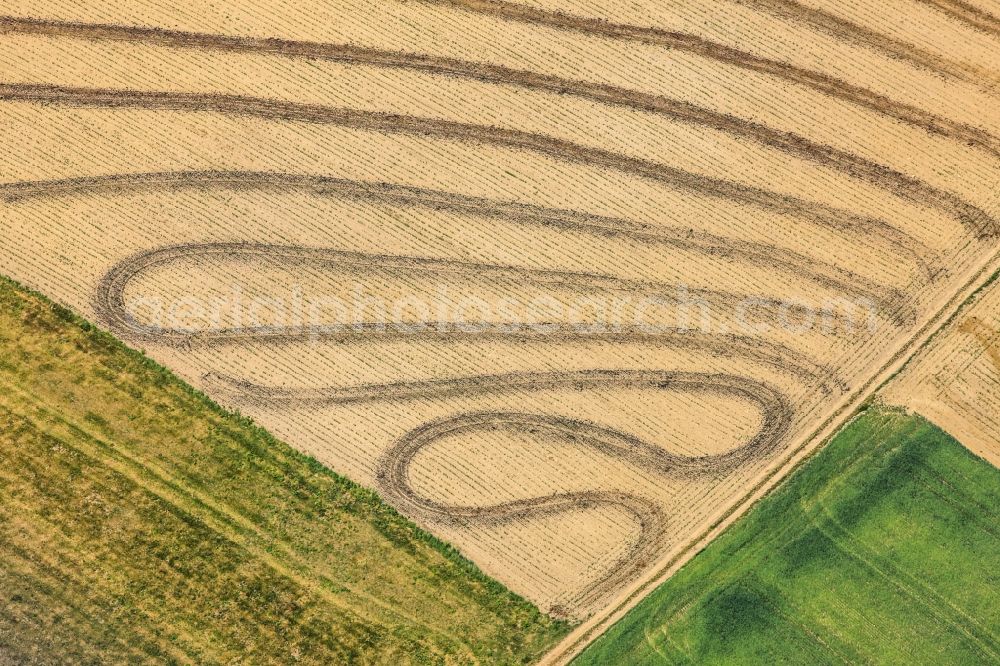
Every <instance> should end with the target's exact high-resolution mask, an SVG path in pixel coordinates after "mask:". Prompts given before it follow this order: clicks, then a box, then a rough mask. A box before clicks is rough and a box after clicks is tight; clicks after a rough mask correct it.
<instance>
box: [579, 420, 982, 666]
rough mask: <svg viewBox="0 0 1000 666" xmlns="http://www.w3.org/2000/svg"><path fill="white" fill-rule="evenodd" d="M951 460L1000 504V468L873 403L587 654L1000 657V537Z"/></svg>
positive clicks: (746, 658)
mask: <svg viewBox="0 0 1000 666" xmlns="http://www.w3.org/2000/svg"><path fill="white" fill-rule="evenodd" d="M929 471H933V472H934V473H929ZM953 472H954V473H953ZM938 474H941V475H946V476H947V477H949V478H952V479H956V480H958V479H961V482H962V483H963V484H964V485H963V486H962V487H961V488H960V489H959V492H961V493H962V494H963V495H968V496H969V497H970V498H971V499H972V500H973V504H974V505H977V506H981V507H983V509H985V513H986V515H989V516H997V515H1000V511H998V507H1000V473H998V472H997V470H996V469H995V468H993V467H991V466H990V465H988V464H987V463H986V462H985V461H983V460H981V459H977V458H975V457H973V456H972V455H971V454H970V453H969V452H968V451H967V450H966V449H964V448H963V447H962V446H961V445H960V444H959V443H958V442H956V441H955V440H954V439H952V438H950V437H949V436H948V435H947V434H945V433H943V432H942V431H941V430H940V429H938V428H936V427H934V426H933V425H931V424H929V423H927V422H926V421H924V420H923V419H921V418H919V417H913V416H907V415H904V414H902V413H900V412H896V411H892V410H887V409H883V408H881V407H874V408H871V409H869V410H868V411H866V412H865V413H864V414H863V415H862V416H861V417H859V418H858V419H856V420H854V421H853V422H852V423H851V424H850V425H849V426H848V427H847V428H846V429H845V430H844V431H842V432H841V433H840V434H838V436H837V437H836V438H835V439H834V441H833V442H831V443H830V444H829V445H828V446H827V447H824V448H823V449H822V450H821V451H820V452H819V453H818V454H817V455H816V456H815V457H814V458H813V459H811V460H810V462H809V464H808V465H806V466H804V467H803V468H801V469H800V470H799V471H798V472H797V473H796V474H795V475H794V476H792V477H791V478H789V479H788V481H787V482H786V483H785V484H784V485H782V486H781V487H780V488H779V489H778V490H777V491H776V492H775V493H774V494H773V495H770V496H768V498H767V499H765V500H764V501H762V502H761V503H760V504H759V505H758V506H757V507H755V508H754V510H752V511H751V512H750V513H749V514H748V515H747V516H745V517H744V518H742V519H741V520H740V521H739V522H738V523H737V524H736V525H735V526H734V527H733V528H732V529H730V530H728V531H727V532H726V534H725V535H724V536H722V537H721V538H720V539H718V540H717V541H715V542H713V544H712V545H711V546H710V547H709V548H708V549H706V550H705V551H703V553H702V554H700V555H699V556H698V557H696V558H694V559H693V560H692V561H691V563H690V564H689V565H687V566H685V567H684V568H683V569H682V570H681V571H680V572H678V573H677V574H676V575H675V576H673V577H672V578H671V579H670V581H668V582H667V583H666V584H665V585H664V586H662V587H660V588H658V589H657V590H656V592H654V593H653V594H652V595H650V597H647V599H645V600H644V601H643V602H642V604H641V605H640V607H639V608H638V609H637V610H636V611H634V612H633V613H631V614H629V615H628V616H627V617H626V619H625V620H623V621H622V622H621V623H619V624H616V625H615V627H614V628H613V629H612V630H611V632H609V633H608V634H607V635H605V636H603V637H602V638H601V639H600V640H598V641H596V642H595V643H594V644H593V645H592V646H591V647H590V648H588V649H587V650H586V651H584V653H583V654H582V655H581V656H580V658H579V659H578V663H580V664H591V663H593V664H604V663H629V664H645V663H660V662H662V661H666V662H667V663H689V662H692V661H693V662H695V663H750V662H752V663H764V662H768V663H774V662H781V661H792V662H795V663H802V662H803V660H806V659H808V660H810V661H811V662H812V663H841V662H844V663H897V662H900V661H906V660H912V661H913V662H916V663H963V664H964V663H970V664H972V663H976V664H979V663H993V662H997V661H1000V652H998V646H1000V642H998V640H997V633H998V630H1000V616H997V614H996V608H997V603H996V601H997V600H996V595H997V594H998V589H1000V588H998V586H997V585H996V584H995V580H996V571H997V564H998V559H997V558H998V557H1000V536H998V534H997V531H996V530H992V529H986V530H984V529H982V528H983V527H984V524H983V521H982V520H978V519H976V516H975V515H974V514H970V512H969V510H968V508H967V507H966V506H965V505H961V504H955V503H954V501H953V498H945V497H942V495H941V489H940V486H941V484H940V482H939V481H938V480H937V479H936V478H935V477H936V476H937V475H938ZM957 482H958V481H956V483H957ZM876 553H878V554H876ZM831 629H833V630H834V631H831ZM789 631H791V633H789ZM810 644H812V645H814V646H817V647H821V650H820V651H819V652H817V651H815V650H811V649H810V648H809V647H808V646H809V645H810ZM665 647H666V648H667V649H666V650H665V649H663V648H665Z"/></svg>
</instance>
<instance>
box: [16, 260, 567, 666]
mask: <svg viewBox="0 0 1000 666" xmlns="http://www.w3.org/2000/svg"><path fill="white" fill-rule="evenodd" d="M566 630H567V627H566V626H565V625H564V624H562V623H558V622H554V621H552V620H550V619H548V618H547V617H546V616H544V615H542V614H541V613H540V612H539V611H538V610H537V609H536V608H535V607H533V606H532V605H530V604H528V603H527V602H525V601H524V600H522V599H520V598H518V597H516V596H514V595H513V594H511V593H510V592H508V591H506V590H505V589H504V588H502V587H501V586H500V585H499V584H497V583H495V582H493V581H492V580H490V579H488V578H487V577H485V576H484V575H483V574H482V573H480V572H479V571H478V570H477V569H476V568H475V567H473V566H472V565H471V564H470V563H469V562H467V561H466V560H464V559H462V558H461V557H460V556H458V555H457V554H456V553H455V552H454V551H452V550H450V549H449V548H448V547H447V546H445V545H444V544H442V543H440V542H438V541H436V540H434V539H433V538H431V537H429V536H428V535H426V534H425V533H423V532H421V531H420V530H418V529H417V528H416V527H415V526H414V525H412V524H411V523H409V522H408V521H406V520H405V519H404V518H402V517H400V516H399V515H398V514H397V513H396V512H395V511H393V510H392V509H390V508H389V507H387V506H386V505H385V504H383V503H381V502H380V501H379V499H378V498H377V497H376V496H375V495H374V494H373V493H371V492H369V491H367V490H364V489H362V488H360V487H358V486H356V485H354V484H351V483H349V482H347V481H345V480H344V479H342V478H340V477H338V476H336V475H334V474H333V473H331V472H329V471H327V470H326V469H324V468H323V467H322V466H320V465H319V464H318V463H316V462H314V461H312V460H310V459H307V458H305V457H304V456H301V455H299V454H297V453H295V452H294V451H293V450H292V449H290V448H289V447H287V446H286V445H284V444H282V443H280V442H277V441H275V440H274V439H272V438H271V437H270V436H268V435H267V434H266V433H265V432H263V431H262V430H260V429H258V428H256V427H254V426H253V425H252V424H251V423H249V422H247V421H246V420H244V419H242V418H239V417H237V416H234V415H231V414H227V413H225V412H224V411H222V410H221V409H219V408H218V407H216V406H215V405H213V404H212V403H211V402H209V401H208V400H207V399H206V398H204V397H202V396H200V395H198V394H196V393H195V392H193V391H192V390H191V389H190V388H188V387H187V386H186V385H185V384H183V383H182V382H180V381H179V380H177V379H175V378H174V377H173V376H171V375H170V374H169V373H167V372H166V371H164V370H162V369H160V368H159V367H158V366H156V365H155V364H154V363H152V362H150V361H149V360H147V359H146V358H144V357H143V356H141V355H140V354H138V353H136V352H132V351H129V350H127V349H125V348H124V347H123V346H122V345H121V344H119V343H118V342H116V341H115V340H113V339H112V338H111V337H110V336H108V335H105V334H103V333H100V332H97V331H95V330H93V329H91V328H90V327H89V326H87V325H86V324H84V323H83V322H80V321H78V320H76V319H75V318H74V317H73V316H72V315H70V314H69V313H68V312H67V311H65V310H63V309H61V308H58V307H55V306H53V305H52V304H51V303H48V302H46V301H44V300H43V299H41V298H40V297H38V296H36V295H33V294H29V293H27V292H24V291H22V290H21V289H19V288H18V287H16V286H15V285H13V284H12V283H10V282H8V281H6V280H0V663H5V664H6V663H12V664H31V663H45V664H50V663H67V664H69V663H72V664H81V663H107V664H112V663H149V662H151V661H152V662H157V663H204V664H212V663H280V664H295V663H302V664H343V663H383V662H384V663H392V664H397V663H470V662H476V661H479V662H483V663H522V662H526V661H530V660H532V659H534V658H536V657H537V656H538V655H540V654H541V653H542V652H543V651H544V650H545V649H546V648H547V647H549V646H550V645H551V644H552V643H553V642H554V641H556V640H557V639H558V638H559V637H560V636H562V635H563V634H564V633H565V632H566Z"/></svg>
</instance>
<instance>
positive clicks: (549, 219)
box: [0, 171, 934, 325]
mask: <svg viewBox="0 0 1000 666" xmlns="http://www.w3.org/2000/svg"><path fill="white" fill-rule="evenodd" d="M185 188H191V189H195V190H201V189H206V190H208V189H223V188H229V189H232V190H235V191H241V192H244V191H249V190H252V189H259V190H268V189H277V190H298V191H302V192H307V193H309V194H312V195H315V196H321V197H334V198H337V197H339V198H344V199H354V200H357V201H366V202H368V201H374V202H379V203H387V204H390V205H393V206H401V207H422V208H425V209H433V210H446V211H449V212H456V213H461V214H466V215H472V216H475V217H480V218H485V219H501V220H504V221H507V222H512V223H516V224H520V225H538V226H548V227H556V228H559V229H568V230H572V231H575V232H579V233H585V234H589V235H593V236H597V237H605V238H624V239H629V240H632V241H636V242H639V243H643V244H646V245H649V246H657V245H660V246H664V247H674V248H678V249H681V250H687V251H694V252H699V253H702V254H705V255H708V256H714V257H719V258H722V259H726V260H731V261H741V262H746V263H748V264H752V265H755V266H759V267H764V268H768V269H772V270H773V269H778V270H782V271H784V272H787V273H788V274H789V275H791V276H794V277H796V278H805V279H808V280H812V281H813V282H815V283H816V284H819V285H821V286H824V287H828V288H831V289H834V290H836V291H837V292H839V293H841V294H843V295H845V296H847V297H849V298H857V299H868V300H871V301H873V302H874V303H875V304H876V305H877V306H878V308H879V311H880V312H884V313H892V315H891V316H892V317H893V318H894V320H895V321H897V322H898V323H899V324H901V325H906V324H908V323H911V322H912V321H913V320H914V318H915V317H916V312H915V311H914V310H913V309H912V308H909V307H907V305H906V304H907V301H908V299H907V297H906V294H905V293H903V292H902V291H900V290H898V289H892V288H887V287H884V286H882V285H879V284H877V283H875V282H873V281H872V280H869V279H867V278H865V277H863V276H861V275H858V274H857V273H855V272H853V271H851V270H848V269H845V268H842V267H840V266H837V265H836V264H831V263H829V262H825V261H823V260H821V259H818V258H815V257H809V256H806V255H803V254H801V253H798V252H795V251H794V250H790V249H786V248H780V247H776V246H773V245H766V244H763V243H755V242H752V241H745V240H739V239H736V238H726V237H723V236H717V235H714V234H710V233H706V232H702V231H697V230H694V229H690V228H677V227H661V226H658V225H655V224H647V223H640V222H635V221H632V220H627V219H622V218H617V217H609V216H604V215H594V214H590V213H584V212H579V211H573V210H565V209H557V208H546V207H541V206H533V205H530V204H524V203H517V202H504V201H496V200H492V199H484V198H480V197H471V196H465V195H461V194H453V193H451V192H445V191H442V190H431V189H424V188H418V187H409V186H405V185H397V184H391V183H372V182H365V181H358V180H349V179H340V178H331V177H328V176H313V175H305V174H294V173H284V172H276V171H171V172H150V173H135V174H118V175H106V176H93V177H80V178H68V179H59V180H48V181H21V182H17V183H6V184H0V200H3V201H5V202H6V203H8V204H15V203H18V202H20V201H23V200H30V199H52V198H60V197H71V196H83V195H87V194H99V195H103V196H108V195H112V196H114V195H127V194H130V193H135V192H145V191H164V190H179V189H185ZM914 246H916V247H914ZM891 247H892V249H893V250H894V251H896V252H899V253H905V254H906V255H908V256H909V257H910V258H912V260H913V262H914V264H915V265H916V266H917V268H918V270H919V271H920V273H921V274H922V276H923V277H925V278H926V279H928V280H931V279H933V275H934V269H933V268H932V266H931V264H930V263H929V262H927V261H926V260H924V259H923V256H922V255H923V254H927V253H929V252H930V249H929V248H927V247H926V246H924V245H921V244H918V243H908V244H905V245H899V244H897V245H892V246H891Z"/></svg>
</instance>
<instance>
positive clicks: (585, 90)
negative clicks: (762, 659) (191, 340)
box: [0, 18, 1000, 219]
mask: <svg viewBox="0 0 1000 666" xmlns="http://www.w3.org/2000/svg"><path fill="white" fill-rule="evenodd" d="M0 27H2V28H5V29H7V30H8V31H10V32H25V33H31V34H42V35H45V36H69V37H74V38H81V39H94V40H112V41H123V42H130V43H133V42H138V43H143V44H153V45H158V46H169V47H175V48H176V47H186V48H196V49H200V50H212V51H224V52H237V53H266V54H274V55H280V56H284V57H296V58H310V59H324V60H329V61H334V62H343V63H348V64H358V65H365V66H372V67H380V68H388V69H402V70H411V71H420V72H426V73H430V74H435V75H443V76H451V77H459V78H464V79H469V80H475V81H480V82H484V83H490V84H499V85H505V86H514V87H518V88H523V89H527V90H537V91H542V92H549V93H557V94H559V95H569V96H573V97H578V98H581V99H586V100H589V101H592V102H597V103H599V104H606V105H610V106H621V107H625V108H629V109H634V110H638V111H645V112H648V113H653V114H656V115H659V116H663V117H666V118H669V119H671V120H674V121H678V122H682V123H687V124H691V125H695V126H699V127H706V128H711V129H714V130H717V131H720V132H724V133H726V134H729V135H731V136H734V137H736V138H738V139H742V140H746V141H752V142H755V143H758V144H760V145H762V146H766V147H769V148H774V149H776V150H780V151H782V152H784V153H786V154H789V155H792V156H795V157H798V158H801V159H803V160H807V161H811V162H813V163H816V164H819V165H821V166H824V167H827V168H830V169H833V170H835V171H839V172H841V173H844V174H847V175H849V176H851V177H852V178H856V179H858V180H862V181H865V182H868V183H870V184H873V185H875V186H877V187H879V188H882V189H884V190H886V191H888V192H891V193H892V194H894V195H895V196H898V197H900V198H902V199H906V200H908V201H911V202H914V203H917V204H921V205H925V206H929V207H932V208H936V209H939V210H942V211H945V212H946V213H948V214H949V215H951V216H953V217H956V218H958V219H968V218H971V219H976V218H978V217H980V216H981V212H980V211H978V210H977V209H975V208H973V207H970V206H969V204H967V203H965V202H964V201H962V200H961V199H960V198H959V197H957V196H955V195H954V194H951V193H949V192H945V191H943V190H940V189H938V188H935V187H932V186H931V185H928V184H927V183H925V182H923V181H921V180H919V179H917V178H912V177H910V176H907V175H905V174H903V173H901V172H899V171H896V170H894V169H891V168H890V167H887V166H884V165H882V164H878V163H876V162H872V161H871V160H868V159H865V158H863V157H861V156H859V155H855V154H853V153H850V152H847V151H843V150H838V149H836V148H833V147H831V146H827V145H823V144H819V143H815V142H813V141H810V140H809V139H807V138H805V137H802V136H800V135H797V134H794V133H792V132H784V131H780V130H776V129H773V128H770V127H767V126H766V125H763V124H761V123H756V122H752V121H748V120H743V119H741V118H738V117H736V116H732V115H728V114H723V113H719V112H716V111H712V110H710V109H706V108H704V107H700V106H697V105H695V104H691V103H688V102H682V101H678V100H672V99H669V98H667V97H663V96H660V95H652V94H649V93H643V92H640V91H637V90H632V89H627V88H621V87H617V86H611V85H606V84H598V83H589V82H586V81H579V80H572V79H565V78H560V77H557V76H550V75H545V74H539V73H535V72H530V71H524V70H517V69H511V68H508V67H503V66H499V65H493V64H489V63H481V62H473V61H467V60H458V59H454V58H442V57H436V56H430V55H422V54H412V53H405V52H398V51H380V50H375V49H364V48H360V47H356V46H350V45H341V44H325V43H315V42H300V41H286V40H276V39H252V38H240V37H226V36H222V35H213V34H204V33H192V32H179V31H167V30H162V29H156V28H130V27H126V26H115V25H85V24H75V23H52V22H41V21H32V20H30V19H28V20H19V19H9V18H8V19H0ZM995 156H997V157H1000V151H997V152H996V153H995Z"/></svg>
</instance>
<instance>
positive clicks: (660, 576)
mask: <svg viewBox="0 0 1000 666" xmlns="http://www.w3.org/2000/svg"><path fill="white" fill-rule="evenodd" d="M998 271H1000V252H996V253H994V254H993V255H991V256H990V258H989V259H988V260H987V261H985V262H983V263H981V264H980V265H979V266H978V267H976V268H975V269H974V270H972V271H970V273H971V275H970V276H969V277H968V279H967V280H966V281H965V282H964V283H963V286H962V288H961V289H959V290H958V292H957V293H956V294H955V295H954V296H953V297H952V298H951V299H949V300H948V301H947V303H945V305H944V306H942V307H941V308H940V309H939V310H938V311H937V312H936V313H935V315H934V316H933V317H931V318H930V319H929V320H928V322H927V323H926V324H925V325H924V326H922V327H921V328H920V329H919V330H918V331H917V332H916V334H914V336H912V337H911V338H910V339H909V340H908V341H907V342H906V344H904V345H902V346H901V348H900V349H899V350H897V351H896V352H895V353H894V354H892V355H891V356H890V358H889V359H888V360H887V361H886V363H885V364H883V365H882V366H881V368H880V370H879V371H878V372H877V373H875V374H874V375H873V376H872V377H871V378H869V379H868V380H867V381H866V382H865V383H864V384H863V385H862V386H861V387H860V388H859V389H858V390H856V391H855V392H854V393H852V394H850V396H849V397H848V398H846V399H845V401H844V402H842V403H841V405H840V406H839V407H837V408H836V409H835V410H834V411H833V413H832V414H830V416H828V417H827V418H826V419H825V421H824V422H823V423H822V425H820V426H819V427H818V428H817V429H816V431H815V432H814V433H813V434H812V435H810V436H809V437H807V438H805V440H804V441H803V442H802V444H800V445H799V446H798V447H796V448H795V449H793V450H792V451H791V452H790V453H789V455H788V456H787V457H786V458H785V460H784V461H783V462H782V463H779V464H777V465H775V466H774V468H773V471H772V472H770V473H769V474H767V475H766V476H765V477H764V478H763V479H762V480H761V481H760V482H759V483H758V484H757V485H756V486H754V487H753V488H752V489H751V490H750V492H749V493H748V494H747V495H746V496H745V497H744V498H743V499H742V500H741V501H740V502H738V503H736V505H734V507H733V508H732V509H730V510H729V511H727V512H726V513H725V514H724V515H723V516H722V517H721V518H719V519H718V520H716V521H715V522H714V523H712V524H711V525H708V526H707V527H706V529H705V530H704V531H703V532H702V533H701V535H700V536H699V537H698V538H697V539H695V540H694V541H692V542H691V543H690V544H688V545H687V546H686V547H685V548H684V549H683V550H681V551H680V552H679V553H672V554H670V555H669V556H668V557H666V558H665V559H664V561H663V562H662V564H660V565H658V566H656V567H653V568H652V569H651V571H652V572H653V573H652V574H650V575H649V576H647V577H645V578H643V580H641V581H639V582H638V583H637V584H636V585H634V586H632V587H631V588H629V589H628V590H626V591H625V593H623V595H622V596H621V597H620V599H619V601H617V602H616V603H613V604H610V605H609V606H608V609H607V610H606V611H604V612H602V613H599V614H596V615H595V616H593V617H591V618H590V619H588V620H587V621H585V622H583V623H582V624H580V625H579V626H578V627H577V628H576V629H574V630H573V631H572V632H571V633H570V634H569V635H568V636H567V637H566V638H565V639H564V640H563V641H562V642H561V643H560V644H559V645H557V646H556V647H555V648H554V649H553V650H552V651H551V652H550V653H549V654H547V655H546V656H545V657H544V658H543V660H542V662H541V664H544V665H545V666H555V665H557V664H567V663H569V662H570V661H571V660H572V659H573V658H574V657H575V656H576V655H578V654H579V653H580V652H581V651H582V650H583V649H584V648H586V646H587V645H588V644H589V643H590V642H591V641H593V640H595V639H596V638H597V637H598V636H600V635H601V633H603V632H604V631H606V630H607V629H608V628H610V627H611V626H612V625H613V624H614V623H615V622H617V621H618V620H620V619H621V618H623V617H624V616H625V615H626V614H627V613H628V612H629V610H630V609H631V608H634V607H635V606H636V605H637V604H639V603H640V602H641V601H642V599H643V598H644V597H645V596H646V595H647V594H649V593H650V592H651V591H652V590H653V589H655V588H656V587H657V586H658V585H660V584H662V583H663V582H664V581H666V580H667V579H668V578H669V577H670V576H671V575H673V574H674V573H675V572H676V571H678V570H679V569H680V568H681V567H683V566H684V565H685V564H686V563H687V562H689V561H690V560H691V558H693V557H694V556H695V555H697V554H698V553H699V552H700V551H701V550H703V549H704V548H705V547H706V546H707V545H708V544H709V543H711V542H712V540H713V539H715V538H716V537H718V536H719V535H720V534H722V533H723V532H724V531H725V530H726V528H727V527H729V526H730V525H732V524H733V523H734V522H735V521H736V520H738V519H739V518H740V517H741V516H743V515H744V514H746V512H747V511H749V510H750V509H751V508H752V507H753V505H754V504H755V503H756V502H757V501H759V500H760V499H761V498H763V497H764V496H766V495H767V494H768V493H769V492H771V491H772V490H774V489H775V488H776V487H778V485H779V484H781V482H782V481H783V480H784V479H785V478H787V477H788V475H789V474H791V473H792V472H793V471H794V470H795V469H797V468H798V467H799V466H800V465H801V464H803V462H805V461H806V460H807V459H808V458H809V457H810V456H811V455H812V454H813V453H815V452H816V451H817V450H818V449H819V448H820V447H821V445H822V444H823V443H824V442H826V441H828V440H829V439H830V438H832V437H833V436H834V435H835V434H836V433H837V432H838V431H839V430H840V429H841V428H843V427H844V426H846V425H847V424H848V423H849V422H850V420H851V419H852V418H853V417H854V415H855V414H856V412H857V410H858V409H860V408H861V407H862V406H863V405H864V404H865V403H866V402H868V401H869V400H871V398H872V397H873V396H874V395H875V393H876V392H877V391H878V390H879V389H880V388H881V387H882V386H884V385H885V384H886V383H887V382H888V381H890V380H891V379H892V378H893V377H894V376H896V375H897V374H898V373H899V372H901V371H902V369H903V368H904V367H905V366H906V365H907V364H908V363H909V362H910V360H911V359H912V358H913V357H915V356H916V355H917V354H918V353H919V352H920V351H921V350H923V349H924V348H925V347H926V346H927V345H928V344H929V343H930V342H931V341H932V340H933V339H934V338H935V336H937V335H938V334H939V333H940V332H941V331H942V330H944V329H945V328H946V327H947V326H948V324H949V323H951V322H952V321H953V320H954V318H955V317H956V316H957V315H958V313H959V312H961V311H962V309H963V308H965V307H966V306H967V305H968V304H969V303H970V302H971V300H972V299H973V298H974V296H975V295H976V294H977V293H979V292H980V291H981V290H982V289H983V288H985V286H987V285H988V284H990V282H991V281H992V280H993V279H995V277H996V275H997V273H998Z"/></svg>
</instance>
